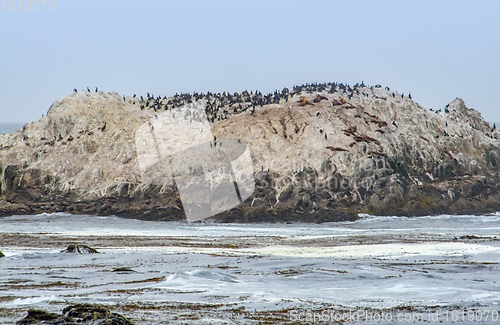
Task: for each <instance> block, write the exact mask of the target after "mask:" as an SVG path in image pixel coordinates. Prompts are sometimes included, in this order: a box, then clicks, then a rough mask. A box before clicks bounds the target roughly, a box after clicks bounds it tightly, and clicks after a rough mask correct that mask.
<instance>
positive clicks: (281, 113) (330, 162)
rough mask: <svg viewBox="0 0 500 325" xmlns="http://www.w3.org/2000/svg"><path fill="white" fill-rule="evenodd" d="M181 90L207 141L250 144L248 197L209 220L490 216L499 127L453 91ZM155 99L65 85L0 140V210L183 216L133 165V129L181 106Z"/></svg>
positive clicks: (498, 180) (164, 182)
mask: <svg viewBox="0 0 500 325" xmlns="http://www.w3.org/2000/svg"><path fill="white" fill-rule="evenodd" d="M275 95H276V94H275ZM292 95H293V96H292ZM188 96H191V97H189V101H191V102H194V105H204V107H205V111H206V112H207V117H208V121H209V124H210V127H211V132H212V135H213V137H214V143H217V142H218V140H216V139H226V138H231V139H240V140H241V141H243V142H245V143H247V144H248V147H249V149H250V152H251V159H252V162H253V171H254V178H255V190H254V191H253V194H252V195H251V196H250V197H249V198H247V199H245V200H244V201H243V203H241V204H239V205H237V206H235V207H234V208H232V209H230V210H228V211H225V212H222V213H220V214H218V215H216V216H215V217H214V218H215V219H216V220H219V221H225V222H236V221H237V222H257V221H271V222H272V221H279V220H280V221H294V220H300V221H305V222H323V221H336V220H353V219H356V218H357V214H358V213H370V214H375V215H429V214H439V213H453V214H461V213H472V214H474V213H488V212H493V211H499V210H500V195H499V190H500V176H499V175H500V174H499V170H500V165H499V164H500V141H499V140H498V139H500V133H499V132H498V131H496V130H492V128H491V126H490V125H489V124H488V123H487V122H485V121H484V120H483V119H482V117H481V115H480V114H479V112H477V111H475V110H471V109H468V108H467V107H466V106H465V104H464V102H463V101H462V100H461V99H458V98H457V99H455V100H453V101H452V102H451V103H450V104H449V105H447V107H445V108H442V109H441V110H438V111H431V110H428V109H426V108H423V107H422V106H420V105H419V104H418V103H416V102H414V101H413V100H412V99H411V98H409V97H407V96H402V95H401V94H399V93H397V92H393V91H390V90H387V89H383V88H381V87H370V88H368V87H365V86H357V87H355V88H354V89H352V88H345V87H337V86H335V87H330V86H326V87H319V88H318V87H298V88H296V89H294V90H293V91H291V92H290V93H287V95H286V97H285V96H282V97H280V98H278V99H277V100H274V101H272V102H273V103H272V104H269V102H270V101H271V100H267V101H264V102H262V101H260V102H259V101H257V100H254V99H252V96H251V95H249V94H248V93H246V94H245V96H246V97H245V96H243V95H242V94H239V95H238V96H236V95H235V96H231V95H229V94H227V95H223V96H220V97H217V98H219V99H220V98H222V99H220V100H219V101H218V102H217V100H215V101H214V99H213V98H214V97H210V96H205V95H202V96H200V95H199V94H198V95H197V96H192V95H188ZM228 96H229V97H228ZM184 98H185V97H184ZM227 98H229V100H228V99H227ZM249 100H250V101H249ZM150 101H151V104H150V105H148V107H146V104H145V103H146V102H147V103H148V104H149V102H150ZM153 101H154V100H153V99H151V100H149V99H147V98H144V99H143V100H141V99H140V98H139V97H132V96H129V97H125V98H123V97H122V96H120V95H119V94H117V93H107V94H106V93H103V92H99V93H89V92H78V93H73V94H71V95H68V96H66V97H64V98H62V99H60V100H58V101H56V102H55V103H54V104H53V105H52V106H51V107H50V109H49V111H48V113H47V115H46V116H45V117H43V118H41V119H40V120H39V121H37V122H33V123H28V124H26V125H25V127H24V128H23V129H22V130H19V131H17V132H15V133H13V134H10V135H0V182H1V183H0V195H1V196H0V214H2V215H12V214H33V213H40V212H57V211H64V212H70V213H76V214H79V213H88V214H99V215H111V214H116V215H119V216H122V217H131V218H141V219H146V220H182V219H185V214H184V212H183V205H182V200H181V199H180V196H179V192H178V190H177V187H176V184H175V183H174V182H173V181H172V178H171V177H168V176H169V175H168V171H167V173H166V174H165V177H164V178H161V177H160V178H155V179H154V180H153V179H151V178H150V177H147V175H145V173H144V172H141V168H140V163H141V161H140V159H139V158H140V156H141V154H142V153H143V152H144V150H142V149H141V148H139V151H138V148H137V144H136V143H137V142H136V131H137V130H138V129H140V128H141V126H143V125H145V123H150V124H151V121H155V120H162V121H165V120H166V119H165V117H166V116H167V115H169V114H170V115H172V114H176V112H178V111H179V108H178V107H175V105H181V104H182V103H180V102H179V100H178V99H176V97H173V98H165V99H162V98H158V99H156V103H157V105H158V106H157V107H154V108H152V106H153V104H152V103H153ZM214 102H216V103H219V106H216V105H215V104H213V103H214ZM169 103H170V105H169ZM252 103H253V105H252ZM256 103H257V105H255V104H256ZM260 104H262V106H261V105H260ZM141 106H142V107H141ZM214 107H215V108H214ZM157 108H158V109H157ZM153 124H154V123H152V124H151V125H153ZM164 127H167V128H168V127H169V125H168V124H167V125H166V126H164ZM200 132H201V131H200ZM191 134H192V133H190V132H185V133H183V132H176V133H175V132H174V133H172V134H171V139H172V140H171V141H172V142H173V143H190V141H193V139H192V136H191ZM208 138H210V137H209V136H207V134H202V135H200V139H202V140H203V141H206V140H207V139H208ZM197 141H198V142H196V143H195V144H198V143H200V142H199V141H201V140H199V139H198V140H197ZM141 150H142V151H141ZM138 152H139V155H138ZM199 161H203V157H200V159H199ZM199 161H196V159H190V160H189V161H188V162H186V169H187V170H189V171H190V172H192V173H196V170H197V166H198V165H199V164H200V162H199ZM170 176H171V175H170Z"/></svg>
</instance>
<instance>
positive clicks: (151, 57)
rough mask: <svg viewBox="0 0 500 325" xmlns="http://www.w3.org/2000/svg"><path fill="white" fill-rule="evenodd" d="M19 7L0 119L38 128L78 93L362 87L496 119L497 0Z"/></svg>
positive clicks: (0, 79)
mask: <svg viewBox="0 0 500 325" xmlns="http://www.w3.org/2000/svg"><path fill="white" fill-rule="evenodd" d="M17 1H18V0H16V1H15V2H14V1H13V2H14V4H15V6H16V8H15V11H10V10H9V6H8V4H9V1H8V0H7V1H6V2H5V7H4V4H2V3H0V122H22V123H25V122H30V121H36V120H38V119H39V118H40V117H41V116H42V114H46V112H47V110H48V109H49V107H50V105H51V104H52V103H53V102H54V101H56V100H57V99H59V98H61V97H64V96H66V95H68V94H70V93H71V92H72V91H73V89H74V88H77V89H78V90H83V89H86V88H87V87H90V88H91V89H92V90H94V88H95V87H98V88H99V90H102V91H105V92H112V91H116V92H118V93H120V94H122V95H124V94H125V95H133V94H134V93H136V94H138V95H140V94H143V95H145V94H146V92H149V93H152V94H155V95H156V96H157V95H162V96H164V95H166V96H171V95H174V94H175V93H180V92H193V91H197V92H207V91H211V92H223V91H227V92H231V93H233V92H241V91H243V90H245V89H247V90H255V89H258V90H259V91H262V92H263V93H267V92H272V91H274V90H275V89H282V88H283V87H288V88H291V87H292V86H293V85H299V84H305V83H312V82H343V83H347V84H351V85H353V84H355V83H358V82H359V83H361V82H362V81H363V82H364V83H365V84H367V85H376V84H380V85H382V86H384V87H385V86H388V87H390V88H391V90H395V91H398V92H399V93H405V94H408V93H411V95H412V97H413V100H415V101H416V102H418V103H419V104H421V105H422V106H424V107H426V108H434V109H437V108H443V107H444V106H445V105H446V104H448V103H449V102H450V101H452V100H453V99H454V98H456V97H459V98H462V99H463V100H464V101H465V103H466V105H467V106H468V107H469V108H474V109H476V110H478V111H479V112H481V114H482V115H483V117H484V118H485V119H486V120H487V121H490V122H492V121H500V103H499V100H498V98H497V92H498V78H499V77H500V62H499V59H500V19H498V13H499V12H500V1H445V0H442V1H422V0H418V1H384V0H379V1H346V0H344V1H314V0H313V1H307V2H305V1H294V0H289V1H278V0H272V1H259V0H252V1H244V0H241V1H234V0H232V1H189V0H187V1H186V0H183V1H153V0H145V1H126V0H120V1H116V0H107V1H94V0H85V1H76V0H74V1H69V0H50V1H48V2H46V5H45V8H44V9H43V11H42V6H43V2H41V1H40V2H39V3H40V7H39V8H38V11H34V8H33V7H32V8H30V10H28V11H27V10H26V9H28V7H26V6H25V3H26V2H25V1H24V0H23V1H22V2H21V4H22V5H23V7H21V11H20V10H19V2H17ZM31 2H32V3H33V4H34V3H35V1H34V0H32V1H29V3H31ZM49 5H50V7H49ZM51 9H52V10H51Z"/></svg>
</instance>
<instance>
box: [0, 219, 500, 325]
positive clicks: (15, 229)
mask: <svg viewBox="0 0 500 325" xmlns="http://www.w3.org/2000/svg"><path fill="white" fill-rule="evenodd" d="M0 239H2V240H1V241H0V250H2V251H3V252H4V254H5V255H6V257H4V258H1V259H0V285H1V286H2V287H4V289H2V290H0V310H3V311H8V310H9V309H12V310H14V309H15V310H21V309H23V308H28V307H29V308H32V307H36V308H48V307H50V306H53V305H54V304H56V305H57V304H60V305H61V306H63V305H64V304H66V305H67V304H69V303H76V302H92V303H104V304H110V305H120V304H125V303H126V304H132V303H133V304H138V305H141V304H142V305H150V304H162V303H172V302H182V303H194V304H196V303H197V304H200V303H203V304H215V303H217V304H225V305H228V306H229V305H237V306H241V307H244V308H246V309H247V310H249V309H250V310H256V311H259V310H260V311H265V310H277V309H280V310H283V309H293V308H302V309H304V308H305V309H307V308H311V309H314V308H317V307H318V306H320V305H327V306H337V307H339V308H348V309H359V308H371V309H390V308H398V307H401V306H412V308H414V309H418V308H423V309H426V308H427V309H428V308H435V307H436V306H437V307H440V308H452V307H453V308H459V309H467V308H472V307H474V306H476V307H477V306H479V307H482V308H489V309H495V310H498V311H499V312H500V307H499V305H498V304H499V302H500V277H499V274H500V214H498V213H497V214H493V215H483V216H467V215H466V216H450V215H441V216H428V217H416V218H407V217H375V216H370V215H363V216H362V217H361V218H360V219H359V220H357V221H354V222H337V223H325V224H303V223H295V224H281V223H280V224H266V223H264V224H218V223H210V222H204V223H191V224H190V223H186V222H151V221H141V220H132V219H121V218H118V217H114V216H111V217H98V216H90V215H78V216H76V215H70V214H65V213H55V214H42V215H27V216H11V217H4V218H0ZM69 242H77V243H85V244H90V245H91V246H93V247H94V248H97V249H98V250H99V251H100V252H101V254H88V255H78V254H68V253H61V250H63V249H64V248H65V247H66V246H67V243H69ZM123 267H126V268H130V269H131V270H132V271H130V272H113V271H114V270H116V269H117V268H123ZM2 297H3V299H2ZM1 319H2V318H1V317H0V320H1ZM0 323H1V322H0ZM209 323H210V322H209ZM139 324H140V322H139Z"/></svg>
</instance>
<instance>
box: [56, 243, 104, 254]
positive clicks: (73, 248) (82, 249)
mask: <svg viewBox="0 0 500 325" xmlns="http://www.w3.org/2000/svg"><path fill="white" fill-rule="evenodd" d="M61 253H77V254H98V253H99V252H98V251H97V250H96V249H95V248H92V247H89V246H87V245H80V244H70V245H68V248H66V249H65V250H63V251H61Z"/></svg>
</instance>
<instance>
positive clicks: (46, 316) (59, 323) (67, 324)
mask: <svg viewBox="0 0 500 325" xmlns="http://www.w3.org/2000/svg"><path fill="white" fill-rule="evenodd" d="M28 324H29V325H42V324H47V325H97V324H99V325H132V323H131V322H130V321H129V320H128V319H126V318H125V317H123V316H121V315H119V314H117V313H113V312H111V311H110V310H109V309H108V308H106V307H104V306H99V305H96V304H76V305H71V306H68V307H66V308H64V309H63V312H62V314H56V313H49V312H47V311H44V310H38V309H30V310H29V311H28V315H27V316H26V317H25V318H24V319H22V320H20V321H18V322H17V323H16V325H28Z"/></svg>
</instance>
